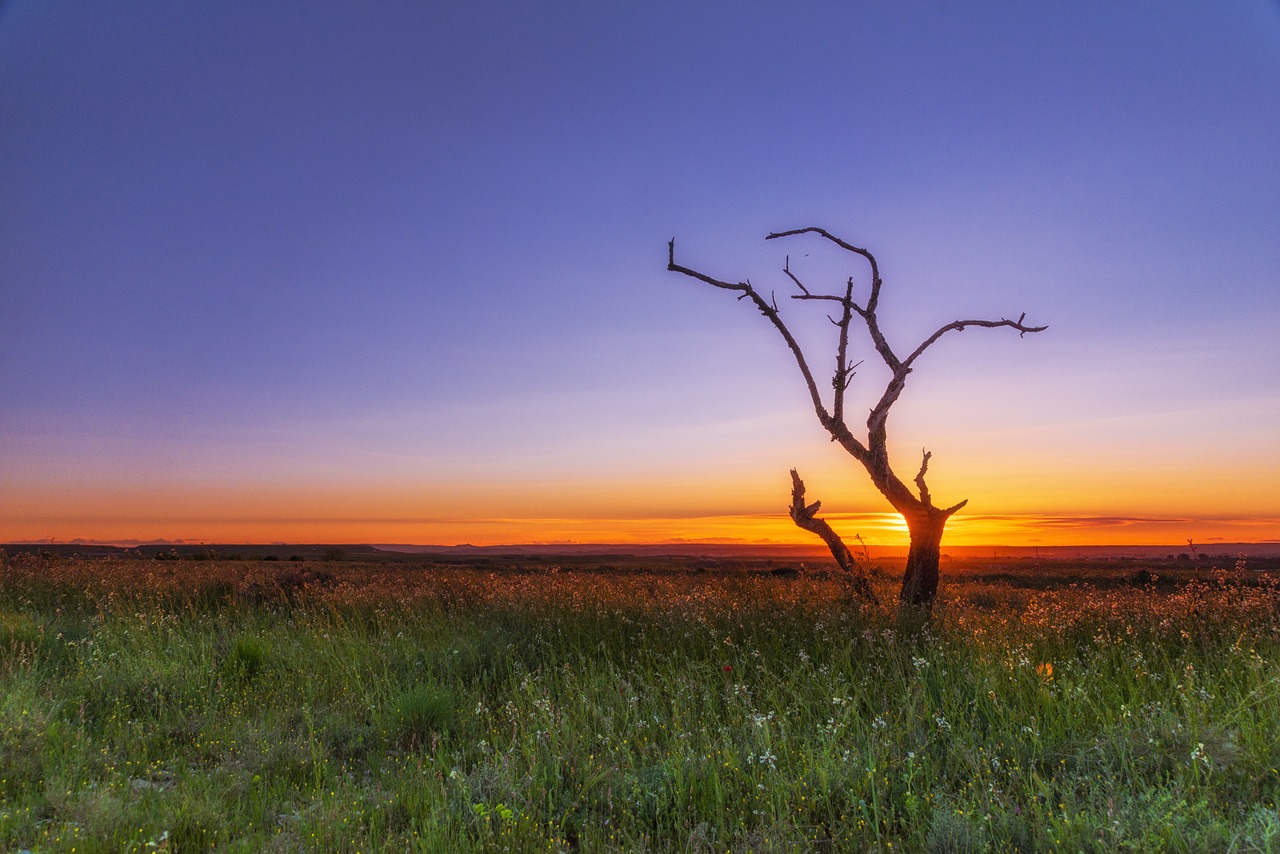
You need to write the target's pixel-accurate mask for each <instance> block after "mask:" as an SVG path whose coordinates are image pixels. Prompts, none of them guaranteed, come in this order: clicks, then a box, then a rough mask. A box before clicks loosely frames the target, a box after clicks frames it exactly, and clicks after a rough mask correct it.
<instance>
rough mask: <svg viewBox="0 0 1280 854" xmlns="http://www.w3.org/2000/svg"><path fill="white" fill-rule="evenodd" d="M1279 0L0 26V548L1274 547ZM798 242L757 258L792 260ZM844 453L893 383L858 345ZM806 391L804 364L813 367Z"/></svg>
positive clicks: (450, 8) (186, 13) (55, 21)
mask: <svg viewBox="0 0 1280 854" xmlns="http://www.w3.org/2000/svg"><path fill="white" fill-rule="evenodd" d="M1277 140H1280V4H1277V3H1276V2H1274V0H1270V2H1264V0H1240V2H1233V3H1217V2H1187V3H1177V4H1170V3H1165V2H1141V1H1140V0H1139V2H1131V3H1124V4H1115V3H1110V2H1079V3H1070V4H1048V3H1021V2H983V3H956V2H946V0H932V2H923V0H922V2H894V3H889V2H841V3H823V2H801V3H787V4H781V3H750V2H747V3H743V2H733V3H730V2H698V3H688V2H679V3H665V2H647V3H631V4H620V3H597V2H572V0H570V1H569V2H555V3H486V2H472V3H457V4H446V3H419V2H392V1H391V0H389V2H381V3H362V4H357V3H350V2H336V1H335V0H317V2H310V3H306V4H302V3H292V4H291V3H276V4H262V3H257V2H249V0H243V2H238V1H237V0H226V1H225V2H219V3H212V4H176V3H169V2H162V0H153V1H152V2H147V0H119V2H112V3H101V4H97V3H95V4H90V3H80V2H71V1H70V0H67V2H59V0H42V1H41V2H37V0H8V2H5V3H3V4H0V197H2V204H0V541H4V540H23V539H41V538H56V539H58V540H67V539H71V538H75V537H80V538H88V539H102V540H125V539H140V540H149V539H158V538H163V539H185V540H188V541H205V542H275V541H288V542H377V543H441V544H454V543H464V542H470V543H477V544H498V543H524V542H569V541H573V542H660V541H667V540H682V539H684V540H702V539H709V540H730V541H736V540H742V541H746V542H763V541H773V542H808V541H809V539H811V535H809V534H806V533H805V532H803V531H800V530H798V529H796V528H795V527H794V526H793V525H792V524H791V523H790V521H789V519H788V518H787V517H786V506H787V504H788V502H789V497H790V496H789V490H790V478H789V475H788V470H789V469H790V468H792V467H797V468H799V470H800V472H801V474H802V476H803V477H804V478H805V481H806V483H807V485H808V488H809V495H810V498H811V499H812V498H821V499H822V501H823V508H824V511H825V514H826V516H827V518H828V519H829V520H831V521H832V523H833V524H834V525H835V526H836V527H837V529H838V530H839V531H841V532H842V533H844V534H845V535H846V537H852V536H853V535H854V534H859V535H861V536H863V537H864V539H865V540H866V541H867V542H870V543H872V544H897V543H902V542H905V529H904V526H903V525H902V524H901V521H900V520H897V519H895V518H894V517H893V516H892V515H891V513H889V511H890V508H889V507H888V505H887V504H886V503H885V501H884V499H883V498H882V497H881V496H880V495H879V494H878V493H877V492H876V491H875V489H874V488H873V487H872V486H871V485H870V483H869V481H868V480H867V478H866V475H865V473H863V472H862V470H861V469H860V468H859V467H858V465H857V463H856V462H854V461H853V460H852V459H851V458H849V457H848V456H847V455H845V454H844V453H843V452H842V451H840V449H839V448H838V447H837V446H834V445H832V444H831V443H830V442H829V441H828V437H827V436H826V434H825V433H824V431H823V430H822V428H821V427H820V425H819V424H818V422H817V420H816V418H815V416H814V412H813V409H812V407H811V405H810V404H809V401H808V396H807V393H806V391H805V389H804V386H803V384H802V381H801V378H800V375H799V373H798V371H797V369H796V367H795V364H794V363H793V362H792V361H791V359H790V355H789V353H788V352H787V350H786V348H785V345H784V344H783V342H782V341H781V339H780V338H779V337H778V336H777V334H776V333H775V331H774V330H773V329H772V328H771V327H770V325H769V324H768V322H767V321H766V320H765V319H764V318H762V317H760V316H759V315H758V314H757V313H755V312H754V311H753V310H752V309H751V307H750V306H749V305H747V304H745V303H740V302H736V301H735V300H734V299H733V295H732V294H729V293H726V292H723V291H717V290H715V289H713V288H710V287H708V286H706V285H703V284H700V283H698V282H695V281H693V280H691V279H688V278H685V277H682V276H679V275H677V274H674V273H670V272H668V271H667V270H666V261H667V257H666V255H667V241H668V240H670V239H672V238H673V237H674V238H675V239H676V254H677V260H679V261H680V262H681V263H684V264H687V265H689V266H692V267H695V268H697V269H699V270H702V271H703V272H706V273H709V274H711V275H714V276H716V277H718V278H722V279H728V280H732V281H739V280H743V279H750V281H751V282H752V283H753V284H755V285H756V286H757V287H758V288H760V289H761V290H766V289H767V290H771V291H774V292H775V293H776V294H777V298H778V301H779V306H780V308H781V309H782V312H783V318H784V320H786V321H787V322H788V323H790V324H791V325H792V326H793V328H794V329H795V331H796V332H797V334H798V336H799V337H800V338H801V340H802V343H803V344H804V346H805V347H806V348H807V349H808V351H809V353H810V361H811V362H812V363H813V364H814V365H815V366H817V367H816V368H815V370H818V372H819V373H820V374H822V375H824V376H826V375H827V374H828V372H829V367H827V366H828V365H829V364H830V363H833V361H834V338H833V333H832V330H833V327H832V326H831V324H830V323H829V322H828V321H827V320H826V319H825V318H824V316H823V313H822V311H821V310H820V309H819V308H816V307H815V304H813V303H802V302H793V301H790V300H788V299H787V297H788V296H789V295H790V294H791V293H794V289H793V288H791V286H790V285H789V283H788V281H787V279H786V277H785V275H784V274H783V273H782V266H783V263H784V260H785V259H786V258H787V257H788V256H789V257H790V259H791V261H790V263H791V267H792V269H793V270H795V271H797V272H798V273H800V274H801V276H802V278H804V279H805V281H806V282H807V283H808V284H809V285H810V286H811V287H815V288H816V287H823V288H826V289H836V288H840V287H841V286H842V284H843V282H844V281H845V280H846V279H847V278H848V277H849V276H853V277H854V280H855V294H861V295H863V297H865V294H866V289H867V287H868V282H869V278H868V274H867V268H866V265H865V264H863V263H860V260H859V259H858V258H855V257H853V256H851V255H847V254H845V253H841V252H840V251H839V250H838V249H835V250H834V251H833V247H830V246H826V245H823V244H822V242H821V241H819V240H816V239H813V238H805V237H796V238H790V239H789V240H787V241H776V240H775V241H768V242H766V241H764V240H763V238H764V236H765V235H766V234H768V233H770V232H772V231H779V230H785V229H792V228H801V227H805V226H820V227H823V228H826V229H828V230H830V231H832V232H833V233H836V234H838V235H840V236H841V237H843V238H845V239H846V240H849V241H851V242H853V243H855V244H857V245H860V246H865V247H867V248H868V249H870V250H871V251H872V252H874V253H875V255H876V257H877V259H878V261H879V264H880V269H881V273H882V276H883V279H884V290H883V294H882V297H881V303H880V318H881V323H882V326H883V327H884V329H885V333H886V335H887V337H888V338H889V339H890V342H891V343H892V344H893V346H895V347H896V348H897V349H898V350H899V352H900V353H903V352H909V351H910V350H912V349H914V347H915V346H916V344H918V343H919V342H920V341H921V340H923V339H924V338H925V337H927V336H928V335H929V334H930V333H931V332H932V331H933V330H935V329H937V328H938V327H940V326H941V325H943V324H945V323H947V322H949V321H951V320H954V319H958V318H990V319H998V318H1001V317H1017V316H1018V315H1019V314H1021V313H1022V312H1024V311H1025V312H1026V313H1027V322H1028V323H1036V324H1048V325H1049V329H1048V330H1047V331H1045V332H1043V333H1040V334H1037V335H1028V336H1025V337H1021V338H1020V337H1019V336H1018V335H1017V334H1016V333H1012V332H1010V331H1009V330H1007V329H1003V330H981V329H977V330H974V329H971V330H966V331H964V332H962V333H952V334H951V335H948V336H947V337H945V338H944V339H942V340H941V341H939V342H938V343H937V344H936V345H935V346H934V347H932V348H930V350H929V351H928V353H927V354H926V355H925V356H923V357H922V358H921V359H920V361H919V362H918V363H917V366H916V369H915V371H914V373H913V374H912V375H911V378H910V381H909V383H908V385H907V388H906V392H905V394H904V395H903V397H902V399H901V400H900V401H899V402H898V404H897V405H896V406H895V407H894V410H893V414H892V417H891V419H890V437H891V439H890V450H891V452H892V454H893V459H894V460H895V465H896V467H897V469H898V471H899V473H900V474H901V475H902V476H903V477H904V479H907V480H909V479H910V478H911V477H913V476H914V473H915V470H916V468H917V467H918V463H919V459H920V453H921V449H922V448H928V449H929V450H930V451H931V452H932V453H933V457H932V461H931V464H930V481H929V482H930V488H931V490H932V492H933V495H934V498H935V501H936V502H937V503H938V504H939V505H949V504H954V503H956V502H957V501H960V500H961V499H965V498H967V499H969V504H968V506H967V507H966V508H965V509H964V510H963V511H961V513H960V514H958V515H957V516H955V517H954V518H953V519H952V522H951V524H950V525H949V527H948V534H947V537H946V539H945V540H944V547H945V544H946V543H947V542H951V543H957V544H980V543H1007V544H1024V545H1025V544H1045V545H1050V544H1083V543H1098V544H1112V543H1135V544H1136V543H1172V544H1181V543H1185V541H1186V540H1187V539H1194V540H1195V541H1196V542H1198V543H1200V542H1204V543H1211V542H1214V541H1228V542H1234V541H1265V540H1280V488H1278V487H1277V484H1280V451H1278V450H1277V441H1276V440H1277V438H1278V437H1280V335H1277V330H1280V144H1277ZM783 244H785V245H783ZM851 355H853V356H854V358H855V359H865V360H866V361H865V362H864V365H863V367H861V368H860V369H859V372H858V376H857V377H856V378H855V381H854V385H853V386H852V387H851V390H850V395H851V402H850V404H849V409H850V412H851V417H850V423H851V427H854V428H856V427H857V426H858V425H859V422H860V421H861V419H862V418H863V417H864V416H862V415H861V414H860V413H864V412H866V411H867V409H869V407H870V406H871V404H872V402H873V401H874V400H875V398H876V397H877V396H878V395H879V392H880V390H881V389H882V388H883V385H884V383H885V381H886V376H887V375H886V374H885V373H884V369H883V367H882V366H881V368H880V370H879V371H877V370H876V367H877V366H876V357H875V354H874V352H873V351H872V350H871V349H870V346H869V345H868V343H867V341H866V340H865V338H863V339H857V340H855V342H854V343H853V345H852V348H851ZM820 382H825V380H824V379H821V378H820Z"/></svg>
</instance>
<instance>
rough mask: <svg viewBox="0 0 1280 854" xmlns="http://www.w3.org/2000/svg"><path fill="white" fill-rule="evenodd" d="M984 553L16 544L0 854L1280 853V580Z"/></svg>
mask: <svg viewBox="0 0 1280 854" xmlns="http://www.w3.org/2000/svg"><path fill="white" fill-rule="evenodd" d="M946 569H947V568H945V567H944V571H946ZM979 570H980V568H973V567H970V568H968V569H966V568H964V567H955V566H953V567H951V568H950V574H949V575H946V576H944V586H943V589H942V596H941V600H940V602H939V607H938V609H937V613H936V619H935V620H934V621H933V622H932V623H930V624H922V625H904V624H900V623H898V622H897V621H896V620H895V619H894V617H893V616H892V615H891V614H889V613H887V612H886V613H878V612H869V611H867V610H865V609H862V608H860V607H859V606H858V605H857V604H856V603H854V602H853V601H851V599H850V598H849V596H848V591H847V589H846V587H845V585H844V584H843V582H842V581H841V580H840V579H839V578H838V577H832V576H830V575H828V574H827V573H825V572H820V571H819V572H814V571H794V569H793V568H792V567H788V566H785V565H775V564H764V563H756V564H753V563H749V562H748V563H744V564H742V565H737V566H725V565H721V564H717V565H713V566H706V565H693V564H691V563H688V562H683V563H682V562H679V561H665V562H654V563H653V565H652V566H642V565H638V564H637V565H613V566H610V567H598V566H594V565H591V564H590V563H589V562H584V561H577V562H565V563H563V564H557V563H556V562H554V561H549V560H542V561H537V562H529V561H521V560H517V559H512V560H509V561H494V562H490V563H488V564H483V565H467V564H464V563H459V562H453V563H448V562H439V561H437V562H430V561H426V560H422V561H419V562H413V563H401V564H386V563H381V564H380V563H356V562H337V561H328V562H318V561H306V562H296V563H289V562H270V561H262V560H241V561H225V560H204V561H193V560H179V561H156V560H129V559H115V558H108V559H95V560H71V559H65V558H58V557H40V556H38V555H11V556H8V557H5V558H3V565H2V566H0V850H5V851H23V850H29V851H77V852H81V851H83V852H99V851H101V852H108V851H109V852H151V851H160V850H169V851H197V850H207V849H214V850H219V851H245V852H247V851H350V852H355V851H361V852H373V851H424V852H442V851H461V852H465V851H573V850H582V851H629V852H630V851H680V852H728V851H735V852H747V851H753V852H772V851H811V850H812V851H867V850H872V851H933V852H962V851H987V850H992V851H1043V850H1064V851H1123V850H1133V851H1165V850H1168V851H1277V850H1280V813H1278V812H1277V799H1278V798H1280V772H1277V768H1280V585H1278V584H1277V581H1276V580H1275V579H1273V576H1272V573H1271V572H1269V571H1268V572H1257V571H1254V570H1253V569H1250V568H1243V567H1242V568H1235V567H1232V566H1224V567H1223V568H1222V569H1219V570H1217V571H1205V570H1194V571H1193V570H1181V569H1178V568H1176V567H1148V568H1143V567H1140V566H1125V567H1122V568H1118V569H1117V568H1114V567H1113V568H1109V569H1108V568H1093V567H1074V568H1072V567H1064V566H1048V565H1046V566H1040V567H1037V568H1033V567H1030V566H1027V565H1025V564H1024V565H1020V566H1013V567H1003V568H991V567H988V568H987V570H986V571H979ZM893 575H894V568H893V567H889V568H888V569H887V570H886V571H884V572H883V573H881V574H880V576H879V577H878V578H877V581H876V583H877V585H878V586H879V590H880V593H881V595H882V596H883V598H884V599H885V600H886V601H892V598H893V595H894V591H895V589H896V582H895V579H894V578H893Z"/></svg>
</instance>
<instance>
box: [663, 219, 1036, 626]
mask: <svg viewBox="0 0 1280 854" xmlns="http://www.w3.org/2000/svg"><path fill="white" fill-rule="evenodd" d="M801 234H813V235H817V236H819V237H822V238H824V239H826V240H829V241H830V242H832V243H834V244H835V245H836V246H839V247H840V248H841V249H843V250H845V251H847V252H851V253H853V254H854V255H858V256H860V257H862V258H863V259H865V260H866V262H867V263H868V264H869V265H870V267H871V290H870V293H869V294H868V295H867V299H866V302H865V303H862V304H859V303H858V302H857V301H855V300H854V297H853V290H854V284H853V276H850V277H849V278H848V281H847V282H846V283H845V287H844V293H843V294H838V293H837V294H828V293H815V292H814V291H811V290H810V289H809V288H808V287H807V286H806V285H805V284H804V283H803V282H801V281H800V279H799V278H798V277H797V276H796V274H795V273H793V272H792V271H791V261H790V257H789V256H788V257H787V259H786V261H785V262H784V264H783V267H782V272H783V273H785V274H786V275H787V278H789V279H790V280H791V282H792V283H793V284H794V285H795V286H796V288H797V289H798V290H799V293H796V294H792V295H791V298H792V299H794V300H813V301H823V302H831V303H834V304H835V306H836V308H837V309H838V310H839V312H840V315H839V318H840V319H839V320H837V319H836V318H835V317H832V316H830V315H828V318H829V319H830V320H831V322H832V323H834V324H835V326H836V328H837V329H838V331H839V337H838V343H837V345H836V353H835V363H836V366H835V373H834V375H833V376H832V378H831V387H832V390H833V393H832V398H831V408H830V409H828V408H827V405H826V402H825V401H824V400H823V397H822V394H821V393H820V392H819V390H818V383H817V381H816V380H815V379H814V375H813V371H812V370H810V368H809V362H808V360H807V359H806V357H805V354H804V351H803V350H802V349H801V348H800V344H799V343H798V342H797V340H796V338H795V336H794V335H792V333H791V330H790V329H788V328H787V325H786V324H785V323H784V322H783V321H782V317H781V316H780V312H779V310H778V303H777V299H776V297H774V296H773V295H772V294H771V295H770V298H769V299H767V300H766V299H765V298H764V297H763V296H762V295H761V294H760V292H759V291H757V290H756V289H755V287H754V286H753V285H752V284H751V283H750V282H749V281H743V282H725V281H721V280H719V279H715V278H712V277H711V276H708V275H706V274H705V273H700V272H698V271H697V270H693V269H690V268H689V267H685V266H683V265H681V264H677V263H676V255H675V253H676V249H675V246H676V242H675V239H674V238H673V239H672V240H671V242H670V243H669V244H667V269H668V270H670V271H672V272H674V273H680V274H682V275H685V276H689V277H691V278H694V279H697V280H698V281H701V282H706V283H707V284H709V285H713V286H714V287H717V288H722V289H724V290H728V291H736V292H738V293H739V294H740V296H739V297H738V299H739V300H743V299H747V300H750V301H751V302H752V304H754V305H755V307H756V308H757V309H758V310H759V311H760V313H761V314H763V315H764V316H765V317H766V318H768V320H769V322H770V323H772V324H773V326H774V328H775V329H777V330H778V333H779V334H780V335H781V336H782V338H783V340H784V341H786V344H787V347H788V349H790V350H791V355H792V356H793V357H795V361H796V365H797V366H798V367H799V368H800V373H801V375H802V376H803V377H804V382H805V385H806V386H807V387H808V391H809V397H810V399H811V400H812V402H813V409H814V412H815V413H817V416H818V421H819V423H821V424H822V426H823V428H824V429H825V430H826V431H827V432H828V433H829V434H831V440H832V441H833V442H838V443H839V444H840V446H841V447H842V448H844V449H845V450H846V451H847V452H848V453H849V455H850V456H852V457H853V458H854V459H855V460H857V461H858V462H859V463H861V464H862V467H863V468H864V469H866V471H867V474H868V475H869V476H870V478H871V482H872V484H874V485H875V487H876V489H878V490H880V493H881V494H882V495H883V496H884V497H885V498H886V499H888V501H889V503H890V504H891V505H893V508H894V510H896V511H897V512H898V513H900V514H902V518H903V519H904V520H905V521H906V523H907V530H908V531H909V532H910V535H911V547H910V551H909V552H908V555H907V568H906V573H905V575H904V576H903V579H902V591H901V593H900V594H899V597H898V601H899V611H900V613H904V614H905V613H921V612H922V613H923V614H925V615H927V614H928V613H929V612H931V610H932V608H933V600H934V597H935V596H936V595H937V592H938V561H939V558H940V550H939V547H940V544H941V542H942V532H943V530H944V529H945V528H946V524H947V520H948V519H950V518H951V516H952V515H953V514H955V512H956V511H957V510H959V509H960V508H961V507H964V506H965V504H967V503H968V499H965V500H964V501H961V502H959V503H958V504H952V505H951V506H949V507H938V506H936V505H934V503H933V496H932V495H930V493H929V487H928V485H927V484H926V483H925V474H926V473H927V472H928V470H929V459H930V458H931V457H932V454H931V453H930V452H929V451H926V450H922V451H921V454H922V457H921V460H920V470H919V471H918V472H917V473H916V476H915V478H914V482H915V485H916V490H915V491H914V492H913V491H912V489H911V488H910V487H909V486H908V485H907V484H906V482H905V481H903V479H902V478H901V477H899V476H898V475H897V474H896V473H895V472H894V470H893V467H892V466H891V465H890V462H889V450H888V424H889V410H890V409H891V408H892V407H893V404H894V403H895V402H896V401H897V400H898V397H899V396H900V395H901V394H902V390H903V388H904V387H905V386H906V382H907V377H908V376H909V375H910V374H911V371H912V369H913V366H914V365H915V363H916V360H917V359H919V358H920V356H921V355H922V354H923V353H924V351H925V350H927V349H928V348H929V347H931V346H932V345H933V344H934V343H935V342H936V341H937V340H938V339H939V338H941V337H942V336H943V335H945V334H947V333H948V332H952V331H956V332H959V331H961V330H964V329H967V328H968V327H970V326H979V327H986V328H998V327H1002V326H1007V327H1009V328H1010V329H1014V330H1017V332H1018V334H1019V336H1020V337H1021V336H1024V335H1026V334H1027V333H1028V332H1043V331H1044V330H1045V329H1048V327H1047V326H1027V325H1026V324H1025V323H1024V321H1025V319H1026V316H1027V315H1026V313H1025V312H1024V313H1023V314H1022V315H1020V316H1019V317H1018V319H1017V320H1008V319H1006V318H1001V319H1000V320H953V321H951V322H950V323H948V324H946V325H944V326H942V327H940V328H939V329H938V330H937V331H936V332H934V333H933V334H932V335H930V336H929V337H927V338H925V339H924V341H923V342H921V343H920V345H919V346H918V347H916V348H915V349H914V350H912V351H911V352H910V354H909V355H908V356H907V357H906V358H900V357H899V356H898V354H897V353H896V352H895V351H894V349H893V347H891V346H890V345H889V342H888V340H887V339H886V338H885V336H884V333H883V332H882V331H881V329H880V321H879V318H878V317H877V314H876V311H877V309H878V308H879V303H880V289H881V287H882V285H883V282H882V281H881V279H880V267H879V264H877V262H876V259H875V256H874V255H872V254H871V253H870V252H869V251H867V250H866V249H863V248H861V247H858V246H853V245H852V244H849V243H846V242H845V241H844V240H841V239H840V238H839V237H836V236H834V235H833V234H831V233H830V232H828V231H826V230H825V229H822V228H814V227H810V228H798V229H794V230H791V231H779V232H775V233H773V234H770V235H768V236H767V237H766V238H765V239H766V240H774V239H777V238H782V237H793V236H796V235H801ZM855 316H856V317H857V318H859V319H860V320H861V321H862V324H863V325H864V326H865V327H866V331H867V335H868V336H869V337H870V339H871V344H872V347H873V348H874V350H875V352H876V355H878V356H879V357H880V359H881V360H882V361H883V362H884V364H885V366H886V367H888V369H889V373H890V378H889V382H888V384H887V385H886V386H885V389H884V392H883V393H882V394H881V395H880V398H879V399H878V400H877V401H876V403H875V405H874V406H873V407H872V408H871V412H870V414H869V415H868V416H867V433H866V438H865V439H862V438H860V437H858V436H855V435H854V434H853V431H852V430H850V429H849V426H848V424H846V422H845V392H846V391H847V390H848V388H849V384H850V383H851V382H852V380H853V376H854V369H855V368H857V367H858V365H860V364H861V362H858V363H853V362H852V361H851V360H850V359H849V356H848V349H849V329H850V326H852V325H853V319H854V317H855ZM791 484H792V490H791V518H792V520H793V521H794V522H795V523H796V525H798V526H799V527H801V528H803V529H804V530H806V531H810V532H812V533H814V534H817V535H818V536H819V537H821V538H822V539H823V541H824V542H825V543H826V544H827V546H828V548H830V549H831V554H832V556H833V557H834V558H835V559H836V562H837V563H838V564H839V565H840V566H841V567H842V568H843V569H844V570H845V571H846V573H848V576H849V578H850V580H851V581H852V583H853V587H854V590H855V592H856V593H857V594H858V595H859V596H860V597H861V598H862V599H864V600H865V601H868V602H871V603H875V601H876V597H875V593H874V592H873V591H872V588H871V584H870V582H869V580H868V578H867V574H866V572H865V570H864V569H863V568H862V567H861V566H859V565H858V563H857V562H856V561H855V560H854V559H853V556H852V554H851V553H850V552H849V549H848V548H847V547H846V546H845V544H844V541H843V540H841V538H840V535H839V534H837V533H836V532H835V531H834V530H833V529H832V528H831V526H830V525H829V524H827V522H826V521H825V520H823V519H821V518H819V517H818V515H817V513H818V510H819V509H820V507H821V504H822V502H820V501H815V502H813V503H812V504H806V503H805V488H804V481H802V480H801V479H800V475H799V474H797V473H796V471H795V469H792V470H791Z"/></svg>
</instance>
